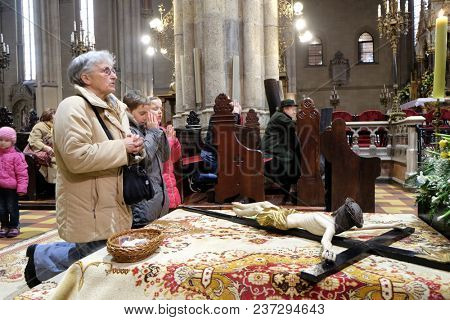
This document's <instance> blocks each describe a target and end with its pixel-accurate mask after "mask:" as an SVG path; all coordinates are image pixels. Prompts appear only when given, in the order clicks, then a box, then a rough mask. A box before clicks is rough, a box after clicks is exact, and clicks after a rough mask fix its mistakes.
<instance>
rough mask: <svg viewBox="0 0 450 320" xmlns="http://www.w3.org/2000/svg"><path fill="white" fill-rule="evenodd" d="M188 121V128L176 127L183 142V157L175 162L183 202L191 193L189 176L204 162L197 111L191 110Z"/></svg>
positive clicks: (178, 186)
mask: <svg viewBox="0 0 450 320" xmlns="http://www.w3.org/2000/svg"><path fill="white" fill-rule="evenodd" d="M186 123H187V124H186V128H177V129H175V131H176V135H177V138H178V140H179V141H180V144H181V158H180V159H179V160H178V161H177V162H176V163H175V164H174V173H175V178H176V181H177V188H178V191H179V192H180V197H181V201H182V202H183V201H184V198H185V196H187V195H189V194H190V189H189V178H190V177H191V175H192V174H193V173H194V172H195V171H196V170H198V166H199V165H200V162H202V159H201V157H200V151H201V149H202V147H203V140H202V137H201V133H202V129H201V126H200V119H199V117H198V115H197V113H195V112H194V111H191V112H190V113H189V116H188V118H187V119H186Z"/></svg>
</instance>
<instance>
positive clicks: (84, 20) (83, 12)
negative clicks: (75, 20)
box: [79, 0, 95, 44]
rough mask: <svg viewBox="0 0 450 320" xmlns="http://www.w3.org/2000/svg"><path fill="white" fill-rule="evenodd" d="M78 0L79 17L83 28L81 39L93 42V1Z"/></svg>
mask: <svg viewBox="0 0 450 320" xmlns="http://www.w3.org/2000/svg"><path fill="white" fill-rule="evenodd" d="M79 1H80V19H81V25H82V28H83V30H84V32H85V33H84V36H85V38H84V39H83V41H86V40H87V39H89V42H90V43H91V44H92V43H95V35H94V2H93V0H79Z"/></svg>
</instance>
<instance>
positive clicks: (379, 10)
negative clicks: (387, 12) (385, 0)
mask: <svg viewBox="0 0 450 320" xmlns="http://www.w3.org/2000/svg"><path fill="white" fill-rule="evenodd" d="M380 17H381V4H379V5H378V18H380Z"/></svg>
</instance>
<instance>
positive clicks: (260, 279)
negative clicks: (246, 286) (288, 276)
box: [248, 272, 270, 286]
mask: <svg viewBox="0 0 450 320" xmlns="http://www.w3.org/2000/svg"><path fill="white" fill-rule="evenodd" d="M248 281H249V282H250V283H252V284H254V285H257V286H260V285H264V284H267V283H269V281H270V276H269V275H268V274H267V273H263V272H253V273H250V274H249V275H248Z"/></svg>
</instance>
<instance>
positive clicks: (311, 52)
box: [308, 38, 323, 66]
mask: <svg viewBox="0 0 450 320" xmlns="http://www.w3.org/2000/svg"><path fill="white" fill-rule="evenodd" d="M308 65H309V66H321V65H323V48H322V41H321V40H320V39H319V38H314V39H313V40H311V42H310V44H309V45H308Z"/></svg>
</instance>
